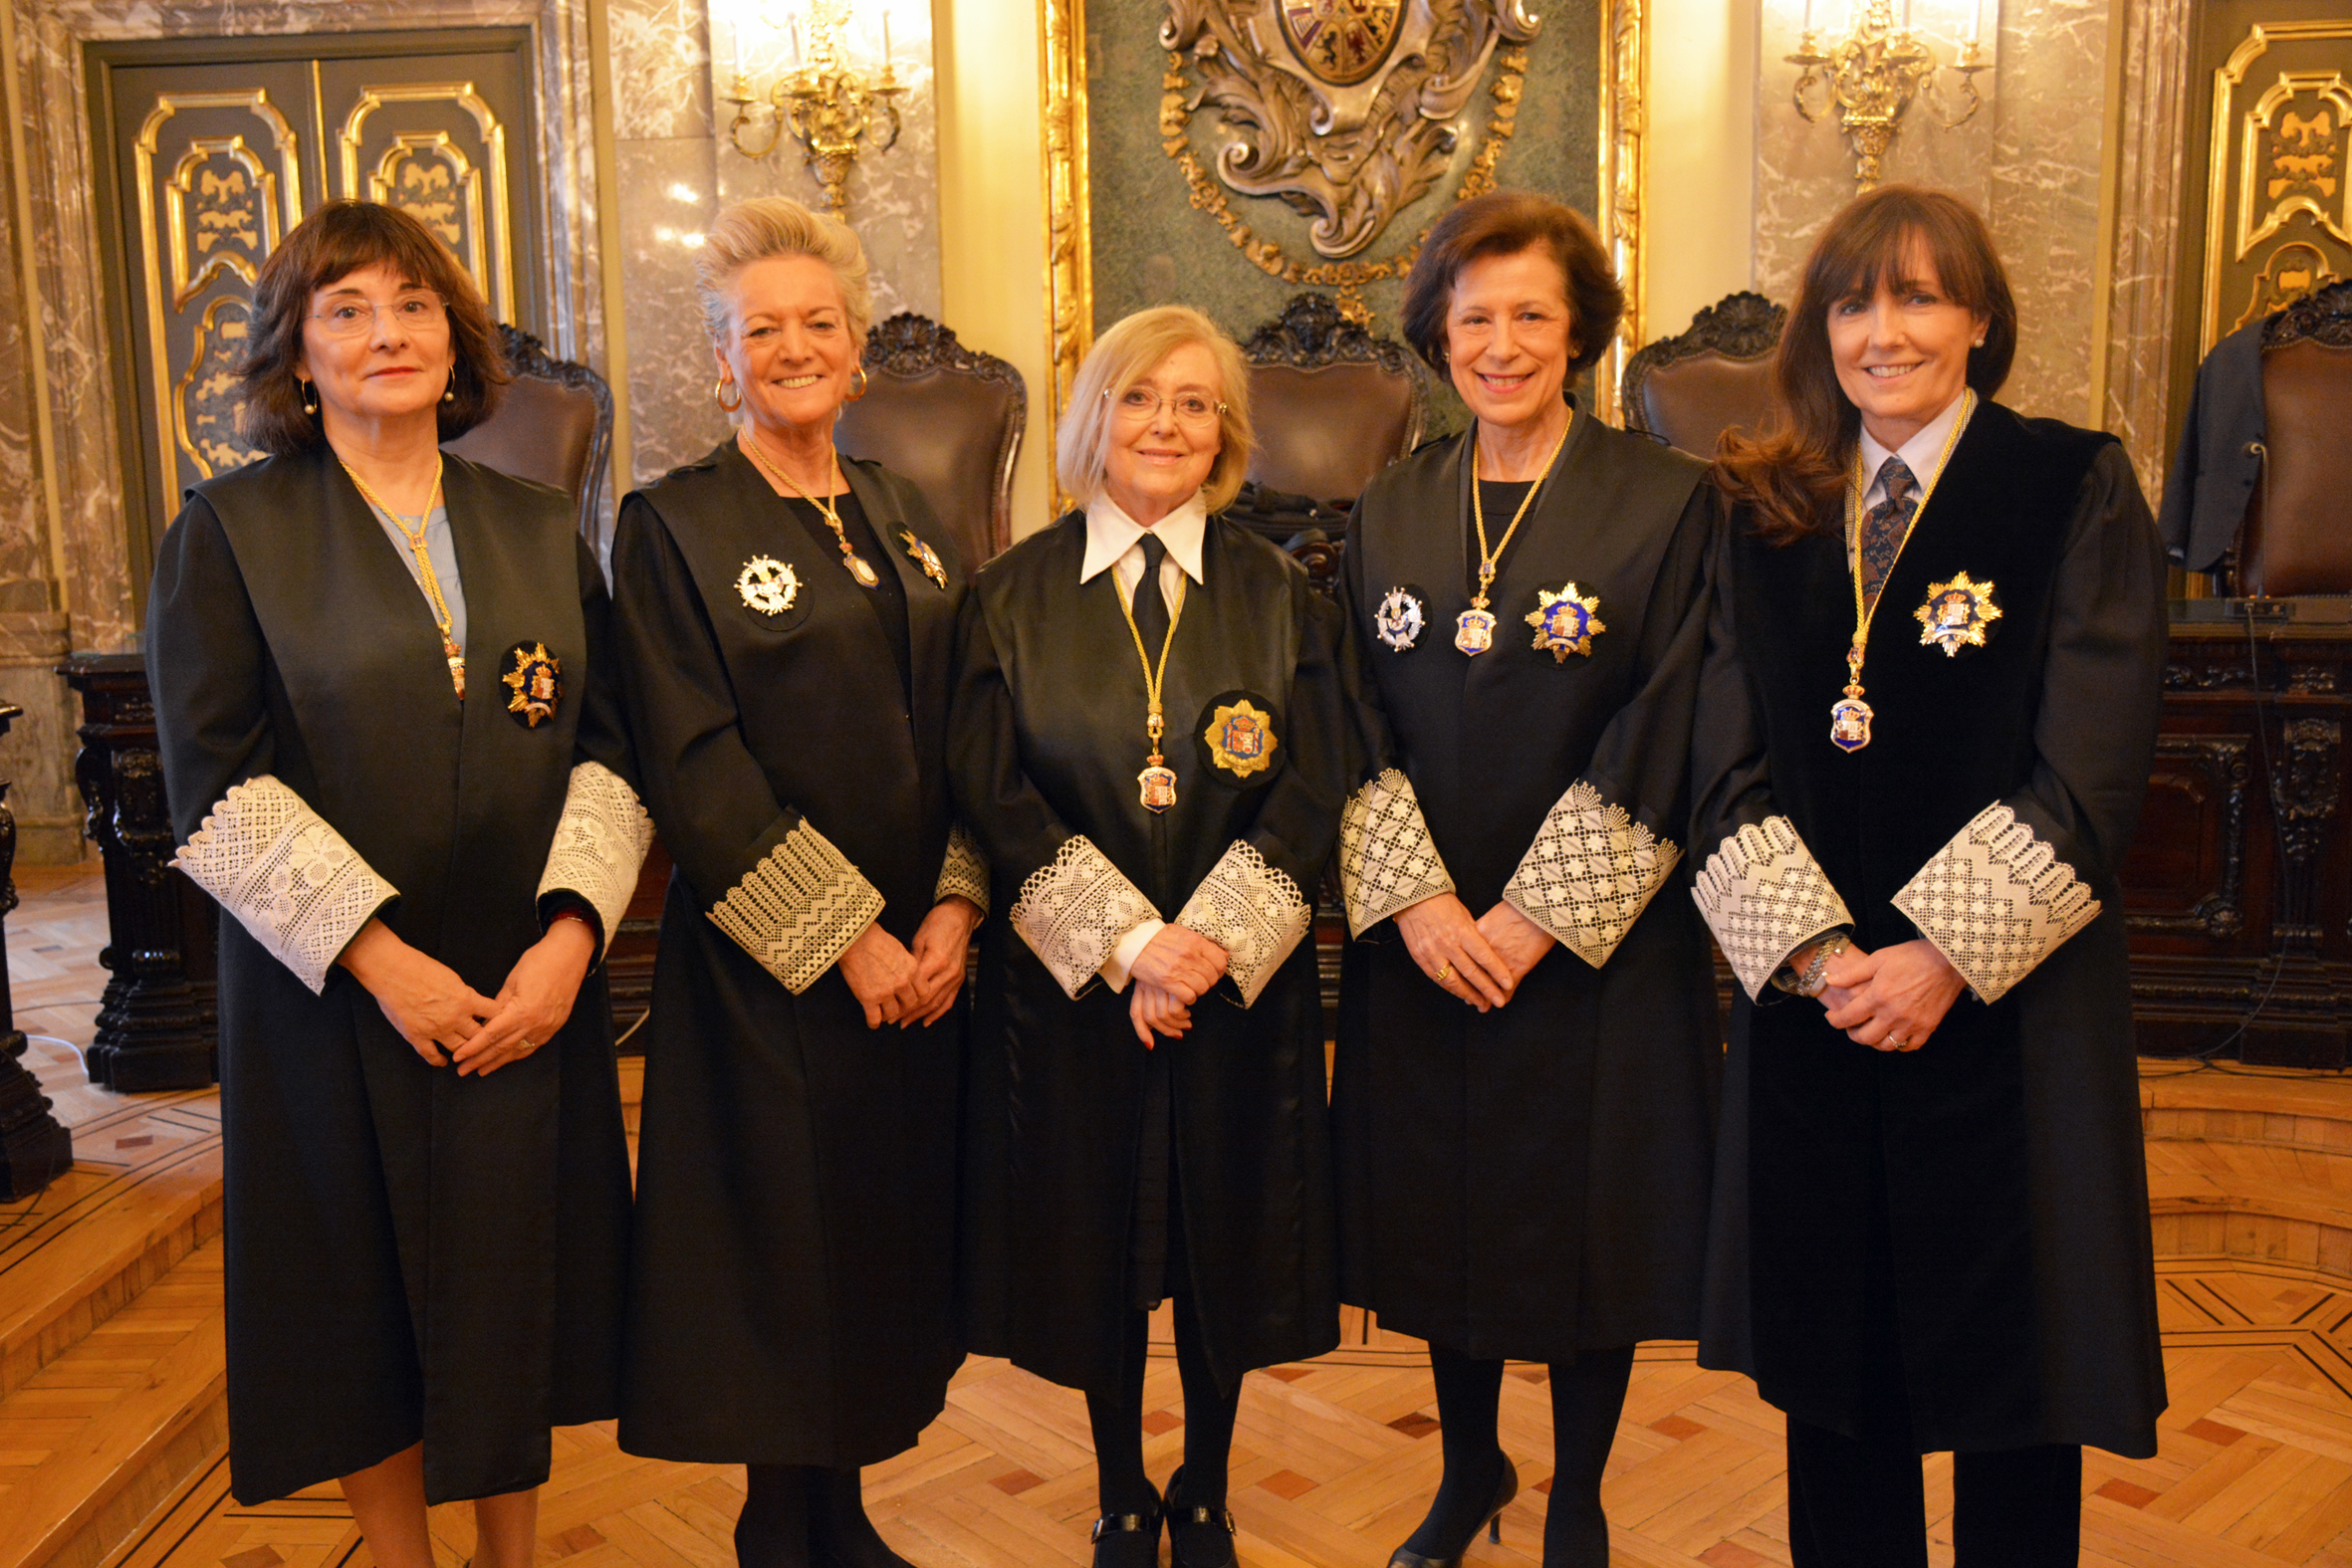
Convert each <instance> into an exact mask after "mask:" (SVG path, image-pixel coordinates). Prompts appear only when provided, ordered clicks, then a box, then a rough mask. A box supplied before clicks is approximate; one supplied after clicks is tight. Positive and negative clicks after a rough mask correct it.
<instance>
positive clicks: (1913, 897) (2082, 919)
mask: <svg viewBox="0 0 2352 1568" xmlns="http://www.w3.org/2000/svg"><path fill="white" fill-rule="evenodd" d="M1895 907H1896V908H1897V909H1899V910H1901V911H1902V912H1903V913H1904V914H1906V915H1909V916H1910V917H1911V923H1912V924H1913V925H1915V926H1917V927H1919V931H1920V935H1922V936H1924V937H1926V938H1927V939H1928V940H1929V941H1930V942H1933V943H1934V944H1935V945H1936V947H1937V948H1938V950H1939V951H1941V952H1942V953H1943V955H1944V956H1945V957H1946V958H1948V959H1950V960H1951V961H1952V967H1953V968H1954V969H1956V970H1959V971H1960V973H1961V978H1962V979H1964V980H1966V981H1967V982H1968V983H1969V989H1970V990H1972V991H1974V992H1975V993H1976V994H1977V996H1978V997H1979V998H1980V999H1982V1000H1984V1001H1986V1002H1999V1000H2000V999H2001V997H2002V996H2003V995H2004V994H2005V993H2006V992H2007V991H2008V989H2009V988H2010V987H2011V986H2014V985H2015V984H2016V983H2017V982H2018V981H2020V980H2023V979H2024V978H2025V977H2026V976H2027V975H2029V974H2031V973H2032V972H2033V967H2034V966H2035V965H2037V964H2039V963H2040V962H2041V961H2042V960H2043V959H2045V958H2048V957H2049V956H2050V954H2051V953H2053V952H2055V951H2056V950H2057V947H2058V944H2060V943H2061V942H2064V941H2065V940H2066V939H2067V938H2068V937H2071V936H2072V935H2074V933H2076V932H2077V931H2080V930H2081V929H2082V928H2083V927H2085V926H2087V925H2089V924H2090V923H2091V921H2092V920H2093V919H2094V918H2095V917H2096V916H2097V915H2098V913H2099V901H2098V900H2097V899H2095V898H2093V897H2092V896H2091V890H2090V889H2089V888H2088V887H2086V886H2084V885H2083V882H2082V879H2081V878H2080V877H2078V876H2076V875H2075V874H2074V868H2073V867H2072V866H2070V865H2068V864H2067V863H2066V862H2065V861H2063V860H2060V859H2059V858H2058V852H2057V850H2055V849H2053V848H2052V847H2051V846H2050V845H2049V844H2048V843H2046V842H2045V841H2043V840H2042V839H2040V838H2037V837H2035V836H2034V833H2033V829H2032V828H2030V827H2028V826H2026V825H2025V824H2024V823H2023V822H2020V821H2018V820H2017V813H2016V812H2014V811H2012V810H2010V809H2009V808H2008V807H2007V806H2005V805H2002V804H2000V803H1999V802H1998V801H1996V802H1995V803H1994V804H1992V805H1989V806H1987V807H1985V809H1984V810H1982V811H1979V812H1978V813H1977V814H1976V815H1975V816H1974V817H1972V818H1970V819H1969V825H1968V826H1966V827H1964V828H1962V829H1961V830H1960V831H1959V832H1957V833H1955V834H1953V835H1952V841H1951V842H1950V843H1948V844H1946V845H1945V846H1944V847H1943V848H1942V849H1939V850H1937V851H1936V853H1935V856H1934V858H1932V859H1930V860H1929V861H1928V863H1927V864H1926V865H1924V866H1921V867H1920V868H1919V873H1918V875H1916V876H1914V877H1913V878H1912V879H1911V880H1910V881H1908V882H1906V883H1904V884H1903V890H1902V891H1901V892H1899V893H1897V894H1896V895H1895Z"/></svg>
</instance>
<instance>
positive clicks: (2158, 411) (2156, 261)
mask: <svg viewBox="0 0 2352 1568" xmlns="http://www.w3.org/2000/svg"><path fill="white" fill-rule="evenodd" d="M2190 15H2191V13H2190V0H2139V3H2137V4H2134V5H2130V6H2127V7H2125V8H2124V17H2123V37H2122V41H2121V48H2122V49H2123V52H2124V55H2123V104H2122V111H2123V112H2122V123H2121V124H2120V125H2119V126H2118V128H2117V134H2118V135H2119V137H2120V138H2121V145H2119V146H2118V148H2117V149H2116V151H2117V157H2116V180H2115V189H2116V202H2117V212H2116V218H2115V260H2114V266H2113V269H2112V274H2111V284H2110V286H2111V291H2112V296H2113V304H2112V305H2111V306H2110V307H2109V316H2108V321H2107V379H2106V389H2105V390H2106V396H2105V407H2103V408H2102V409H2101V410H2100V419H2099V423H2100V424H2101V425H2102V426H2103V427H2105V428H2106V429H2109V430H2112V431H2114V432H2115V433H2116V434H2117V435H2119V436H2121V437H2122V438H2123V444H2124V447H2125V449H2126V450H2127V451H2129V452H2130V453H2131V455H2132V466H2133V467H2134V468H2136V469H2138V470H2139V474H2140V487H2141V488H2142V489H2143V490H2145V491H2146V492H2147V493H2148V500H2149V503H2150V504H2151V505H2154V504H2155V503H2156V500H2157V498H2158V496H2159V495H2160V494H2161V493H2162V490H2163V487H2164V468H2165V445H2166V443H2167V442H2168V441H2169V440H2170V439H2171V436H2172V428H2173V418H2172V409H2171V404H2170V395H2169V388H2170V383H2171V379H2172V334H2173V301H2174V298H2175V296H2174V289H2175V287H2176V280H2175V270H2176V254H2175V250H2174V247H2175V245H2176V244H2177V243H2178V241H2179V237H2180V223H2181V183H2182V174H2183V170H2182V167H2181V164H2182V159H2183V158H2184V156H2185V155H2186V149H2185V145H2184V143H2185V142H2186V139H2187V134H2186V133H2187V128H2188V126H2187V120H2188V93H2189V53H2190V47H2191V44H2192V42H2193V38H2194V35H2193V34H2192V33H2191V31H2190Z"/></svg>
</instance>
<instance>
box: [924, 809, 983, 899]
mask: <svg viewBox="0 0 2352 1568" xmlns="http://www.w3.org/2000/svg"><path fill="white" fill-rule="evenodd" d="M949 897H954V898H968V899H970V900H971V901H972V902H973V903H974V904H977V905H978V906H979V907H980V912H981V913H982V914H984V915H985V914H987V913H988V861H987V860H985V859H984V858H982V856H981V853H980V845H979V843H978V842H977V841H976V840H975V839H974V838H973V837H972V835H971V834H970V833H968V832H966V831H964V824H963V823H961V822H957V823H956V824H954V825H953V826H951V827H950V828H948V830H947V859H945V860H944V861H942V862H941V863H940V866H939V886H938V888H937V889H936V890H935V891H934V892H933V893H932V894H931V902H932V903H934V904H936V903H938V902H939V901H940V900H941V899H943V898H949Z"/></svg>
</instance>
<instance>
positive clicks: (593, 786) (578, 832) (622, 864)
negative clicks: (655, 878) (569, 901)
mask: <svg viewBox="0 0 2352 1568" xmlns="http://www.w3.org/2000/svg"><path fill="white" fill-rule="evenodd" d="M652 842H653V818H651V817H649V816H647V815H646V814H645V807H644V806H643V805H641V804H639V803H638V801H637V791H636V790H634V789H631V788H630V787H629V786H628V784H626V783H625V782H624V781H623V780H622V779H621V777H620V775H618V774H616V773H614V772H613V771H612V770H611V769H609V768H606V767H605V766H604V765H603V764H602V763H577V764H575V765H574V766H573V769H572V782H571V784H569V785H568V786H566V788H565V790H564V814H563V815H562V816H560V817H558V818H557V819H556V841H555V842H554V843H553V844H550V845H549V846H548V852H547V869H546V870H545V871H542V872H541V873H540V874H539V893H538V897H540V898H545V897H547V896H548V895H549V894H550V893H577V894H579V895H580V896H581V897H582V898H585V899H587V900H588V903H589V904H591V905H593V906H594V908H595V911H596V919H597V920H598V922H600V923H601V924H602V925H603V927H604V949H605V950H606V951H609V950H610V949H611V947H612V938H613V936H614V934H615V933H617V932H618V931H619V930H620V918H621V916H623V915H625V914H627V913H628V907H629V899H630V897H631V896H632V895H633V894H634V893H635V892H636V891H637V872H638V870H639V869H640V868H641V867H642V866H643V865H644V864H645V849H646V846H647V845H649V844H651V843H652Z"/></svg>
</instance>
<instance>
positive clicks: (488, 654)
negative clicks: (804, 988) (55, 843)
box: [146, 201, 650, 1568]
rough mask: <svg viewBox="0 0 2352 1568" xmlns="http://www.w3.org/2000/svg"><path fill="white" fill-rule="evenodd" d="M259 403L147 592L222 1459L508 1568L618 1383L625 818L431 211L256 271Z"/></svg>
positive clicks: (585, 599)
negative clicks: (201, 1067)
mask: <svg viewBox="0 0 2352 1568" xmlns="http://www.w3.org/2000/svg"><path fill="white" fill-rule="evenodd" d="M243 379H244V386H243V393H244V407H245V418H246V432H247V438H248V439H249V440H250V441H252V442H253V443H254V444H255V445H257V446H259V447H261V448H262V449H263V450H264V451H266V452H268V453H269V454H270V456H269V457H267V458H265V459H263V460H262V461H260V462H257V463H253V464H251V465H249V466H247V467H244V468H241V469H238V470H237V471H236V472H234V473H230V474H224V475H222V476H220V477H218V478H215V479H211V480H208V481H206V482H205V483H203V484H200V485H197V486H195V487H194V488H192V489H191V490H190V491H189V492H188V496H187V504H186V505H185V506H184V507H183V508H182V509H181V511H180V514H179V517H178V519H177V520H176V521H175V522H173V524H172V526H171V530H170V532H169V533H168V534H166V535H165V536H164V540H163V548H162V551H161V554H160V557H159V559H158V560H157V561H156V566H155V579H154V587H153V591H152V593H151V594H150V596H149V600H148V610H147V628H146V650H147V676H148V680H149V682H150V683H151V685H152V687H153V691H154V698H155V721H156V728H157V730H158V731H159V732H160V738H161V745H162V754H163V771H164V778H165V781H166V783H167V784H168V786H169V792H170V797H171V803H172V811H173V817H174V822H173V826H174V830H175V831H176V833H177V835H178V837H179V839H180V841H181V848H180V851H179V855H178V865H179V867H180V869H181V870H183V871H185V872H186V873H187V874H188V876H189V877H190V878H191V879H193V880H194V881H195V883H196V884H197V885H198V886H200V887H202V888H203V889H204V890H205V891H206V892H208V893H210V894H211V895H212V896H213V897H214V898H216V899H218V900H219V901H220V905H221V908H222V910H223V911H224V912H226V913H227V914H228V915H229V916H230V917H231V918H230V919H228V920H224V921H222V922H221V933H220V1004H219V1006H220V1078H221V1102H222V1122H223V1128H224V1135H225V1144H226V1151H225V1152H226V1167H227V1169H226V1179H227V1217H226V1218H227V1272H228V1286H227V1288H228V1395H229V1429H230V1430H229V1436H230V1451H229V1452H230V1460H229V1463H230V1473H231V1480H232V1486H233V1489H234V1491H235V1492H236V1495H237V1497H238V1500H239V1501H241V1502H246V1503H257V1502H261V1501H264V1500H266V1499H269V1498H273V1497H280V1496H284V1495H286V1494H287V1493H289V1492H293V1491H297V1490H300V1489H301V1488H303V1487H305V1486H310V1485H315V1484H317V1483H318V1482H321V1481H324V1480H328V1479H331V1478H335V1477H341V1479H342V1481H343V1489H344V1495H345V1497H346V1498H347V1499H349V1501H350V1503H351V1507H352V1513H353V1518H355V1519H356V1520H357V1521H358V1524H359V1528H360V1530H361V1531H362V1532H363V1533H364V1534H365V1536H366V1538H367V1545H368V1548H369V1550H370V1551H371V1552H372V1553H373V1554H374V1557H375V1560H376V1562H377V1563H379V1564H382V1565H383V1568H431V1565H432V1562H433V1555H432V1546H431V1542H430V1540H429V1539H428V1537H427V1534H426V1528H425V1507H426V1505H427V1504H428V1503H438V1502H448V1501H453V1500H457V1499H461V1498H472V1499H474V1519H475V1525H476V1528H477V1531H478V1537H479V1538H478V1541H477V1544H476V1547H475V1550H474V1562H475V1563H476V1564H477V1568H526V1565H528V1564H529V1563H530V1561H531V1558H532V1551H533V1543H534V1535H535V1530H534V1522H535V1520H536V1518H537V1514H538V1492H537V1487H538V1486H539V1483H540V1482H541V1481H543V1480H545V1479H546V1478H547V1473H548V1458H549V1439H548V1429H549V1428H550V1427H551V1426H568V1425H572V1424H575V1423H580V1422H588V1421H596V1420H601V1419H603V1418H606V1417H609V1416H611V1415H612V1414H614V1411H615V1407H616V1405H617V1383H618V1345H619V1327H620V1310H619V1309H620V1290H621V1277H622V1264H623V1250H624V1247H625V1245H626V1238H627V1222H628V1198H629V1189H628V1183H629V1173H628V1155H627V1146H626V1144H625V1142H624V1140H623V1135H622V1130H621V1120H620V1101H619V1093H618V1087H617V1085H616V1083H615V1082H614V1073H613V1061H612V1035H611V1021H610V1015H609V1013H608V1011H607V1009H606V1007H605V1002H604V995H603V983H602V980H601V978H600V977H599V976H597V975H596V974H595V973H594V971H595V965H596V961H597V958H598V955H599V954H600V953H601V952H602V949H603V943H604V941H605V939H606V938H607V937H608V936H609V935H610V934H611V932H612V931H613V930H614V928H615V926H616V924H617V922H618V921H619V919H620V915H621V911H622V909H623V907H624V906H625V905H626V904H627V901H628V896H629V892H630V890H631V889H632V888H633V887H634V886H635V883H636V876H637V865H638V861H639V860H640V858H641V857H642V856H643V854H644V849H645V842H646V839H647V837H648V836H649V831H650V830H649V828H648V826H647V823H646V820H645V813H644V812H643V810H642V809H641V808H640V807H639V806H638V804H637V797H636V794H635V792H634V790H633V789H632V788H631V787H630V785H629V784H627V783H626V782H624V779H623V775H624V774H626V773H627V771H628V769H627V763H626V758H625V755H624V752H623V749H622V747H621V746H620V744H619V742H618V740H617V737H618V736H619V735H620V733H621V732H620V729H619V726H618V724H617V720H616V714H615V710H614V705H613V704H612V702H611V701H610V699H609V698H608V697H607V696H606V694H605V691H604V671H603V661H602V658H601V646H600V644H601V639H602V629H603V618H604V592H603V584H602V579H601V577H600V576H599V575H598V573H597V569H596V564H595V561H594V560H593V559H592V558H591V557H590V556H589V555H588V551H587V550H586V549H585V548H584V547H583V545H582V543H581V541H580V538H579V535H578V533H577V532H576V530H575V528H574V524H573V517H574V509H573V506H572V503H571V501H570V500H569V499H568V498H567V497H565V496H563V495H561V494H559V493H558V492H556V491H553V490H549V489H546V488H544V487H542V486H538V485H532V484H527V483H525V482H523V481H521V480H517V479H510V478H508V477H506V476H505V475H503V474H498V473H495V472H493V471H491V470H489V469H486V468H480V467H477V466H475V465H474V464H472V463H469V462H467V461H465V460H464V459H463V458H458V457H447V458H444V457H443V455H442V453H441V451H440V443H441V442H442V441H443V440H446V439H448V438H450V437H453V436H455V435H458V434H460V433H461V432H463V431H464V430H466V429H467V428H469V427H470V426H472V425H474V424H476V423H477V422H479V421H480V420H481V419H483V418H484V417H485V416H486V415H487V414H488V412H489V411H490V408H491V405H492V403H493V401H494V400H495V398H496V397H497V394H498V389H499V387H500V385H501V383H503V382H504V381H505V380H506V369H505V366H504V364H503V363H502V362H501V358H500V355H499V350H498V345H497V339H496V338H495V337H494V336H492V328H491V324H490V321H489V317H488V315H487V313H486V312H485V311H484V310H483V307H482V300H481V296H480V295H479V294H478V293H477V292H476V291H475V288H474V283H473V280H472V279H471V278H469V277H468V276H467V275H466V273H465V271H464V270H463V269H462V268H461V267H460V266H459V265H458V263H457V260H456V258H455V257H453V256H451V255H450V254H449V252H448V250H447V249H445V248H444V247H443V246H442V244H441V243H440V241H438V240H436V239H435V238H433V236H432V235H431V234H430V233H429V232H428V231H427V230H426V229H425V228H424V227H423V226H422V225H420V224H419V223H418V222H417V221H416V220H415V219H413V218H411V217H409V216H408V215H407V214H405V213H402V212H399V211H397V210H395V209H393V208H391V207H386V206H377V205H374V204H370V203H363V202H354V201H339V202H334V203H330V204H329V205H328V206H326V207H324V208H322V209H320V210H319V211H318V212H316V213H314V214H313V215H312V216H311V217H309V218H308V219H306V220H304V222H303V223H302V225H301V226H300V227H298V228H297V229H295V231H294V232H293V233H292V234H290V235H288V236H287V237H286V240H285V243H284V244H282V245H280V246H279V247H278V249H277V250H276V251H275V252H273V253H272V254H271V256H270V258H269V260H268V261H267V262H265V263H264V264H263V266H262V270H261V277H260V279H259V281H258V283H257V284H256V286H255V290H254V319H253V337H252V348H251V351H250V354H249V356H248V358H247V360H246V363H245V366H244V371H243Z"/></svg>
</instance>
